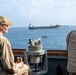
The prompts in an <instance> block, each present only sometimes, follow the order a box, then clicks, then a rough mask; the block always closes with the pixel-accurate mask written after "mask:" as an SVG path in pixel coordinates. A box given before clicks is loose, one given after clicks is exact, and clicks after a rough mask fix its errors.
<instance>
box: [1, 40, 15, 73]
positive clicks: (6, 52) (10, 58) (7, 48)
mask: <svg viewBox="0 0 76 75" xmlns="http://www.w3.org/2000/svg"><path fill="white" fill-rule="evenodd" d="M1 62H2V65H3V68H4V69H5V70H7V71H9V72H10V73H14V72H15V64H14V55H13V52H12V49H11V45H10V43H9V41H7V40H5V41H4V42H3V44H2V54H1Z"/></svg>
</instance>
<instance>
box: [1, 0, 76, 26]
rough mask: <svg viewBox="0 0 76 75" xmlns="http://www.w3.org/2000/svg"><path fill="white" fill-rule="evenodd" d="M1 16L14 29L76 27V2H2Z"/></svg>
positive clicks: (71, 0) (3, 0)
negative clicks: (7, 20) (47, 26)
mask: <svg viewBox="0 0 76 75" xmlns="http://www.w3.org/2000/svg"><path fill="white" fill-rule="evenodd" d="M0 15H2V16H6V17H7V18H8V19H9V20H10V21H12V22H14V25H13V26H14V27H28V26H29V23H31V24H32V25H34V26H38V25H39V26H40V25H50V24H51V25H56V24H60V25H76V0H0Z"/></svg>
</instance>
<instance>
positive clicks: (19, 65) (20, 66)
mask: <svg viewBox="0 0 76 75" xmlns="http://www.w3.org/2000/svg"><path fill="white" fill-rule="evenodd" d="M16 65H17V66H18V67H19V68H22V67H23V66H24V63H23V62H20V63H16Z"/></svg>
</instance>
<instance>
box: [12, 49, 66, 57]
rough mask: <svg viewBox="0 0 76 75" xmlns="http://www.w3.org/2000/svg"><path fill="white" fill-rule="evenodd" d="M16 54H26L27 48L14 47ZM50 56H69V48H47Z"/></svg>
mask: <svg viewBox="0 0 76 75" xmlns="http://www.w3.org/2000/svg"><path fill="white" fill-rule="evenodd" d="M12 50H13V53H14V54H24V51H26V49H12ZM47 55H48V56H67V50H47Z"/></svg>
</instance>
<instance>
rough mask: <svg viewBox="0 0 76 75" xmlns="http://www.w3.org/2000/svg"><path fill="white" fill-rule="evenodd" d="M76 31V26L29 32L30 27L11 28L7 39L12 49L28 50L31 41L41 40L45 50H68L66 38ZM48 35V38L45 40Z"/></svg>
mask: <svg viewBox="0 0 76 75" xmlns="http://www.w3.org/2000/svg"><path fill="white" fill-rule="evenodd" d="M72 30H76V26H64V27H59V28H57V29H36V30H29V29H28V27H11V28H9V31H8V33H7V34H4V36H5V37H7V38H8V39H9V41H10V42H11V46H12V48H16V49H19V48H20V49H28V46H29V44H28V42H29V39H37V38H41V43H42V45H43V48H44V49H54V50H55V49H59V50H60V49H64V50H66V46H67V45H66V36H67V34H68V33H69V32H70V31H72ZM44 35H46V36H47V38H43V36H44Z"/></svg>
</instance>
